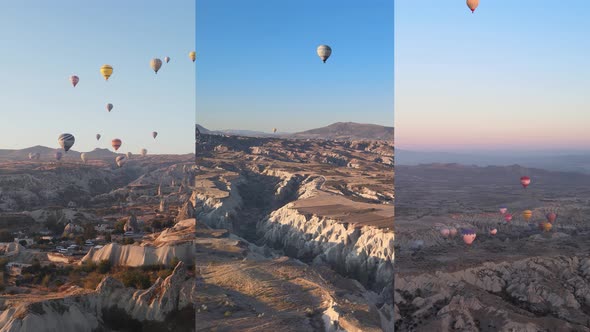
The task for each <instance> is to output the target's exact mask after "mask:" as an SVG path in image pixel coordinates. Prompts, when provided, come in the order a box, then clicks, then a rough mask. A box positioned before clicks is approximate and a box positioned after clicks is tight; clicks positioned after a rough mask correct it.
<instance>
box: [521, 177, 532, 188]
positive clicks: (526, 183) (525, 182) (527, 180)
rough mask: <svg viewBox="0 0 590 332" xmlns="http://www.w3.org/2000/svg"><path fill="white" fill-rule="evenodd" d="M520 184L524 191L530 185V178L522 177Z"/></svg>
mask: <svg viewBox="0 0 590 332" xmlns="http://www.w3.org/2000/svg"><path fill="white" fill-rule="evenodd" d="M520 184H521V185H522V187H523V188H524V189H526V187H528V186H529V184H531V178H529V177H528V176H523V177H521V178H520Z"/></svg>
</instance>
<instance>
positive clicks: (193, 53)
mask: <svg viewBox="0 0 590 332" xmlns="http://www.w3.org/2000/svg"><path fill="white" fill-rule="evenodd" d="M188 57H189V58H190V59H191V60H192V61H193V62H195V60H196V59H197V52H195V51H192V52H190V53H189V54H188Z"/></svg>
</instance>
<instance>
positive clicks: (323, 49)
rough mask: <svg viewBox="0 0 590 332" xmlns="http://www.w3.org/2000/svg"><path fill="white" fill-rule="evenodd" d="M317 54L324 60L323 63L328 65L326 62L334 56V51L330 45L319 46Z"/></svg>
mask: <svg viewBox="0 0 590 332" xmlns="http://www.w3.org/2000/svg"><path fill="white" fill-rule="evenodd" d="M317 53H318V56H319V57H320V59H322V61H323V62H324V63H326V60H328V58H329V57H330V55H331V54H332V49H331V48H330V46H328V45H320V46H318V49H317Z"/></svg>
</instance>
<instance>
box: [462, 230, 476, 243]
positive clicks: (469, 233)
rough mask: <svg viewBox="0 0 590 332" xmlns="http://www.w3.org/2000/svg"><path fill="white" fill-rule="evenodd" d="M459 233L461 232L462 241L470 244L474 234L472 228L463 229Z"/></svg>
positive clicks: (473, 239)
mask: <svg viewBox="0 0 590 332" xmlns="http://www.w3.org/2000/svg"><path fill="white" fill-rule="evenodd" d="M461 233H462V234H463V242H465V244H467V245H471V244H472V243H473V241H475V237H476V234H475V232H474V231H473V230H471V229H464V230H462V231H461Z"/></svg>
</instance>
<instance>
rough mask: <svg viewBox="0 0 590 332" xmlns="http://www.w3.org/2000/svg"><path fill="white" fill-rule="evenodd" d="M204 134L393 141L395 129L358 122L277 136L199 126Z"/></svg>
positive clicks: (258, 132) (280, 133) (340, 123)
mask: <svg viewBox="0 0 590 332" xmlns="http://www.w3.org/2000/svg"><path fill="white" fill-rule="evenodd" d="M197 128H199V131H200V132H201V133H202V134H216V135H237V136H250V137H273V136H279V137H284V138H310V139H329V140H380V141H390V142H392V141H393V134H394V127H386V126H381V125H376V124H366V123H356V122H336V123H333V124H331V125H328V126H325V127H321V128H315V129H310V130H306V131H302V132H297V133H282V132H278V133H276V134H273V133H266V132H261V131H253V130H240V129H227V130H215V131H212V130H209V129H206V128H205V127H203V126H201V125H198V124H197Z"/></svg>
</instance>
